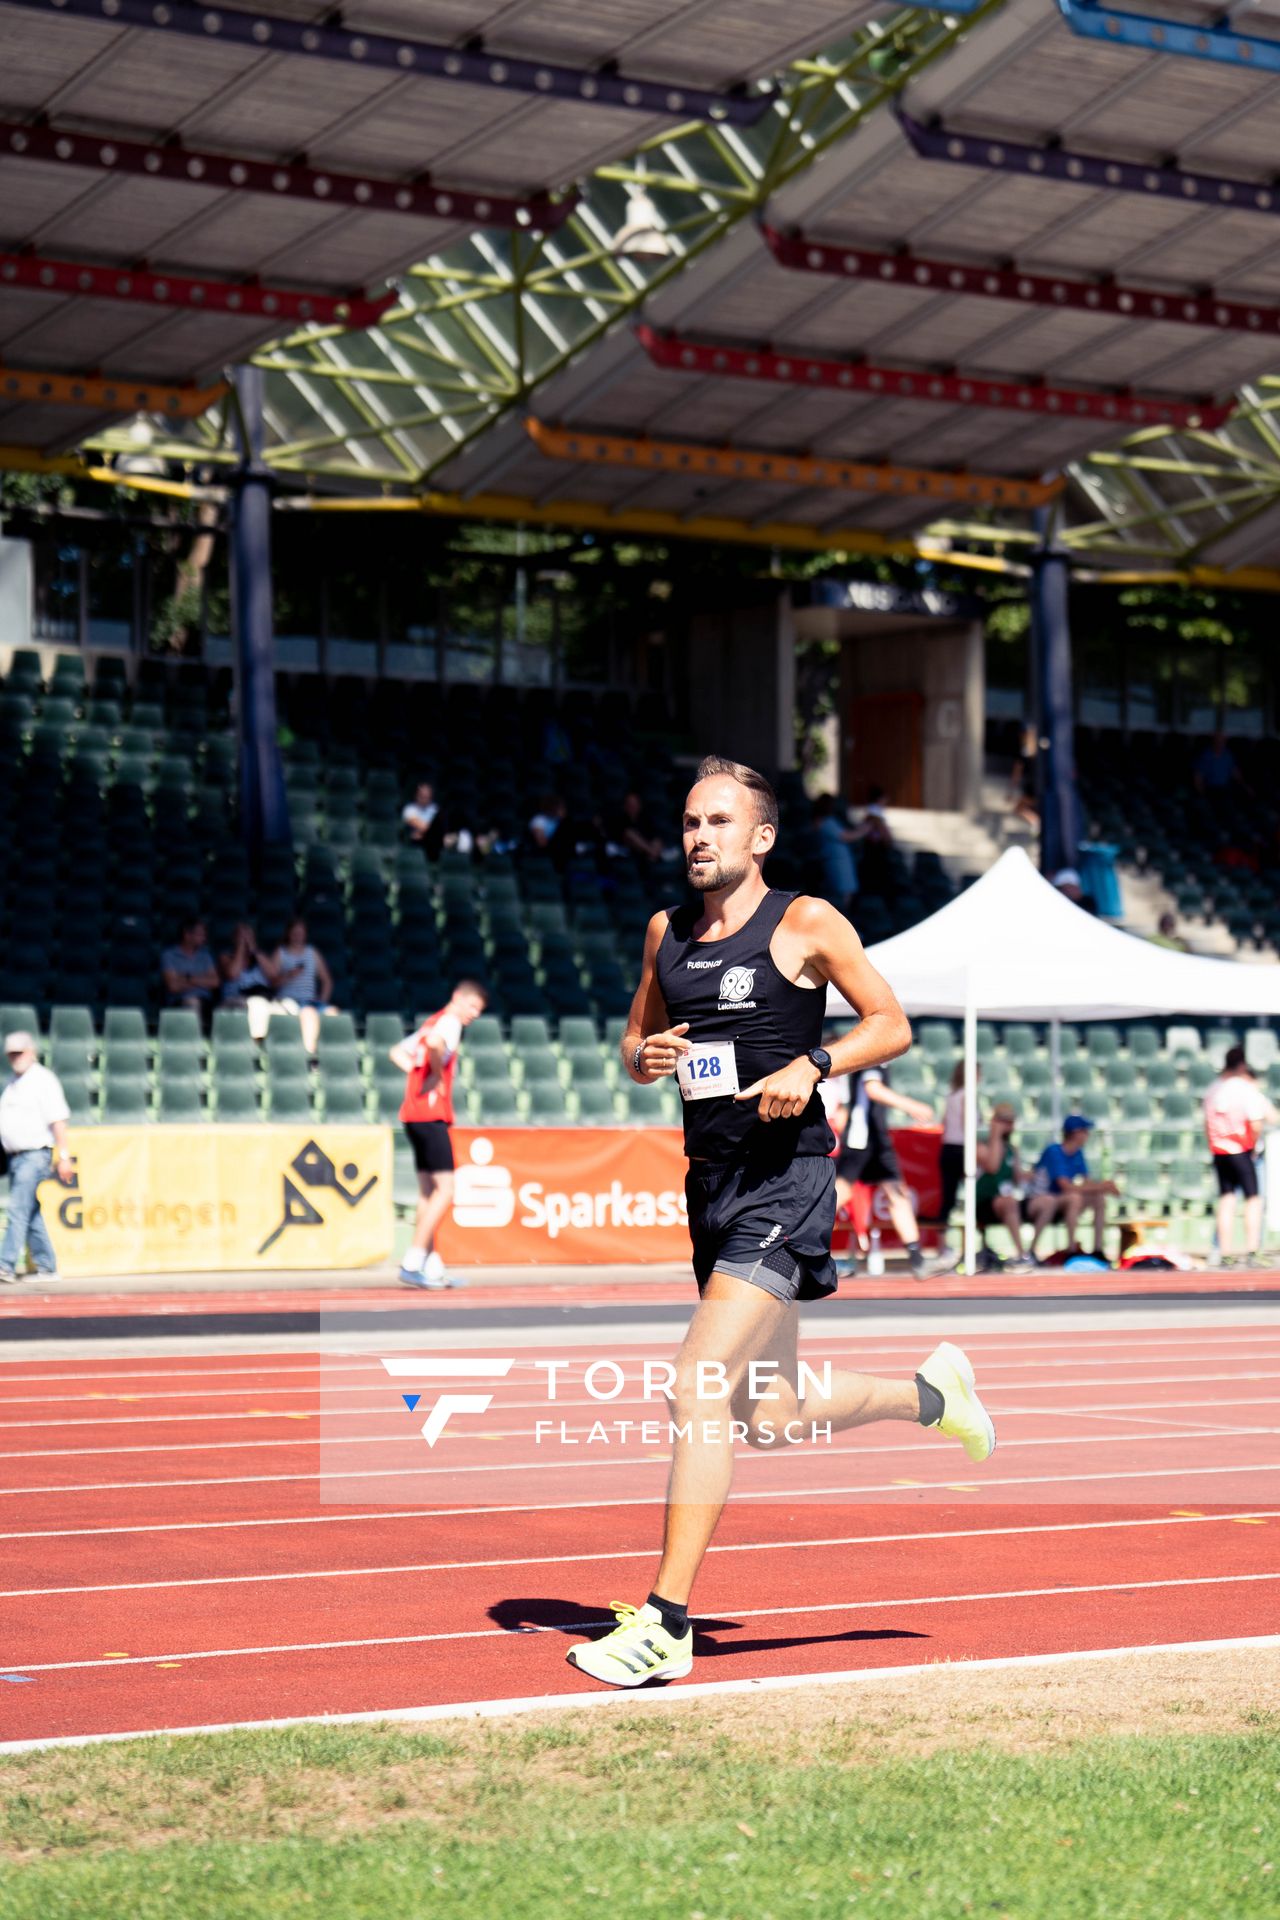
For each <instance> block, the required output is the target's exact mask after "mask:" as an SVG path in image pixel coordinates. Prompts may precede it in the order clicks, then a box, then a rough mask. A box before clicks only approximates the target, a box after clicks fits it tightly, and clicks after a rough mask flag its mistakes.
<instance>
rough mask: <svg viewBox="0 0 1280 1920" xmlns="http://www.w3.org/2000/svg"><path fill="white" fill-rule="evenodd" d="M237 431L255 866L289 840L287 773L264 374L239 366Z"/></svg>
mask: <svg viewBox="0 0 1280 1920" xmlns="http://www.w3.org/2000/svg"><path fill="white" fill-rule="evenodd" d="M232 379H233V381H234V384H235V391H236V402H237V404H236V407H235V409H234V412H235V416H236V431H237V436H238V438H239V442H240V466H239V468H238V469H237V472H236V478H235V492H234V494H233V496H232V509H231V566H232V598H233V605H234V611H235V638H236V711H237V720H238V728H239V745H240V819H241V828H242V832H243V834H244V840H245V845H246V846H247V847H248V849H249V854H250V858H251V859H254V860H255V862H256V857H257V855H258V854H259V853H260V851H261V849H262V848H263V847H264V846H266V845H268V844H270V843H272V842H277V841H286V842H287V841H288V839H289V837H290V836H289V810H288V805H287V802H286V800H285V791H284V769H283V767H282V765H281V761H280V746H279V742H278V740H277V738H276V682H275V644H274V634H273V631H272V620H271V475H270V473H269V471H268V469H267V467H266V464H265V462H264V460H263V457H262V449H263V432H264V429H263V418H262V394H263V374H262V369H261V368H260V367H237V368H236V369H235V370H234V373H233V375H232Z"/></svg>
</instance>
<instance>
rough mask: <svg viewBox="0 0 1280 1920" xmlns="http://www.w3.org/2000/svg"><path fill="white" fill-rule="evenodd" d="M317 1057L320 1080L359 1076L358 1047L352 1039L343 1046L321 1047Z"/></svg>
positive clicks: (348, 1078)
mask: <svg viewBox="0 0 1280 1920" xmlns="http://www.w3.org/2000/svg"><path fill="white" fill-rule="evenodd" d="M318 1059H319V1063H320V1078H321V1079H322V1080H358V1079H359V1078H360V1067H361V1059H360V1049H359V1047H358V1046H357V1045H356V1043H355V1041H354V1040H352V1041H349V1042H348V1043H346V1044H345V1045H343V1046H338V1047H325V1048H323V1049H322V1050H321V1052H320V1054H319V1055H318Z"/></svg>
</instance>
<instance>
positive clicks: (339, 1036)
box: [318, 1013, 356, 1058]
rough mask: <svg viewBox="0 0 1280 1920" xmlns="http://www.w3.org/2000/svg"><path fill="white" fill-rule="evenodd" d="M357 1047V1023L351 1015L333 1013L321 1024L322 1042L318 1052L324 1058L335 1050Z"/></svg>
mask: <svg viewBox="0 0 1280 1920" xmlns="http://www.w3.org/2000/svg"><path fill="white" fill-rule="evenodd" d="M355 1045H356V1023H355V1021H354V1020H353V1019H352V1017H351V1015H350V1014H349V1013H331V1014H330V1015H329V1016H328V1018H327V1019H324V1020H322V1021H321V1022H320V1042H319V1048H318V1051H319V1053H320V1055H321V1057H322V1058H323V1056H324V1055H325V1054H326V1053H329V1052H331V1051H333V1050H334V1049H338V1050H341V1049H343V1048H350V1047H354V1046H355Z"/></svg>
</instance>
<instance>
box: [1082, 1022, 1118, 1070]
mask: <svg viewBox="0 0 1280 1920" xmlns="http://www.w3.org/2000/svg"><path fill="white" fill-rule="evenodd" d="M1087 1034H1088V1038H1087V1039H1086V1041H1085V1050H1086V1052H1087V1053H1088V1056H1089V1058H1090V1060H1093V1061H1095V1062H1098V1063H1102V1062H1104V1061H1111V1060H1114V1059H1115V1057H1116V1055H1117V1054H1118V1053H1119V1051H1120V1031H1119V1028H1117V1027H1110V1026H1101V1025H1091V1026H1090V1027H1089V1028H1088V1029H1087Z"/></svg>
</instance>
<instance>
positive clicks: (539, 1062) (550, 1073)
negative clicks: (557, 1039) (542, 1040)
mask: <svg viewBox="0 0 1280 1920" xmlns="http://www.w3.org/2000/svg"><path fill="white" fill-rule="evenodd" d="M516 1064H517V1066H518V1067H519V1070H520V1084H521V1086H524V1087H535V1086H551V1087H558V1086H559V1085H560V1062H559V1061H558V1060H557V1058H556V1056H555V1054H554V1053H552V1052H550V1051H549V1050H548V1051H545V1052H544V1051H542V1050H541V1049H534V1048H530V1049H529V1050H528V1051H527V1052H524V1053H519V1052H517V1054H516Z"/></svg>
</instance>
